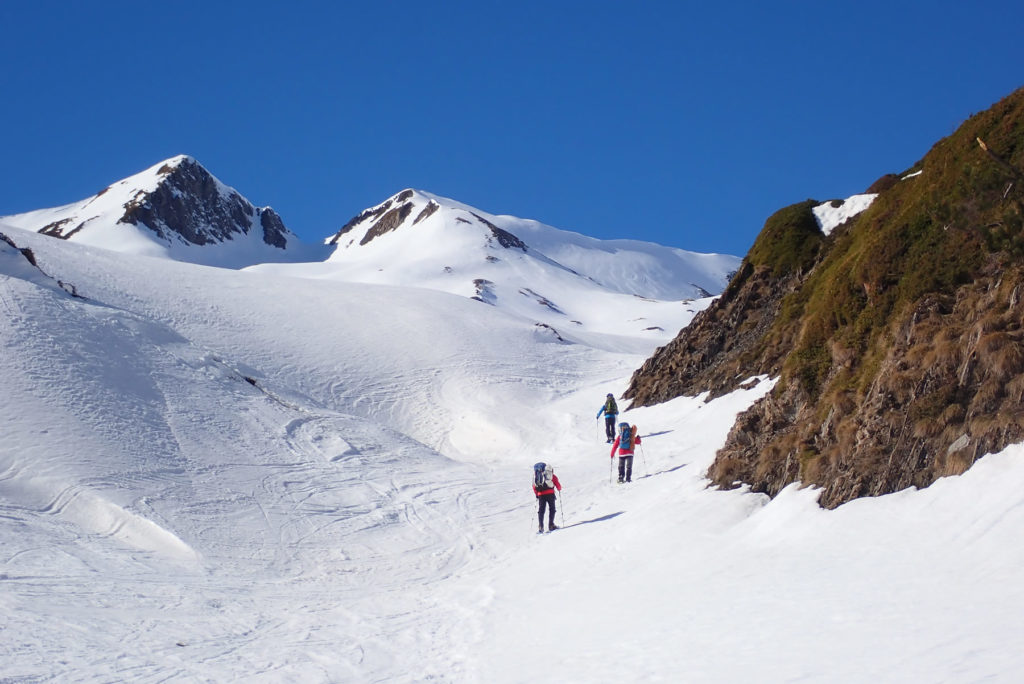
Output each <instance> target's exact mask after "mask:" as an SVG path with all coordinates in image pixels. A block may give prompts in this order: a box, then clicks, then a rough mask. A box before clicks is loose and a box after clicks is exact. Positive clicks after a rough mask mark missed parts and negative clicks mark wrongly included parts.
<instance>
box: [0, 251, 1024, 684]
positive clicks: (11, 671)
mask: <svg viewBox="0 0 1024 684" xmlns="http://www.w3.org/2000/svg"><path fill="white" fill-rule="evenodd" d="M12 235H14V236H15V237H16V239H17V240H18V241H19V244H21V243H22V242H23V243H24V245H25V246H31V247H32V248H33V250H34V251H35V252H36V256H37V258H38V260H39V263H40V265H41V266H42V267H43V269H44V270H46V271H47V272H48V273H51V274H53V275H55V276H56V277H59V278H61V279H63V280H65V281H67V282H70V283H74V284H75V285H76V286H77V288H78V289H79V291H80V292H81V293H82V294H83V295H85V296H86V297H88V298H89V299H88V300H87V301H83V300H76V299H72V298H70V297H68V296H67V295H66V294H65V293H63V292H62V291H60V290H59V289H56V288H54V287H53V286H52V284H50V283H48V282H47V281H45V279H43V278H41V277H40V276H38V275H36V274H35V273H34V272H32V271H31V270H30V271H28V272H26V271H25V270H24V267H23V266H22V261H23V260H20V256H19V255H16V254H15V253H13V252H12V251H9V250H7V251H3V252H0V311H2V312H3V313H4V315H3V316H0V346H2V348H3V353H2V354H0V378H2V380H3V386H2V391H0V415H2V416H4V418H5V426H6V427H5V431H4V438H3V440H2V441H0V521H2V524H0V679H11V680H14V681H17V680H18V679H19V678H21V679H26V680H28V681H32V680H41V681H48V680H52V681H97V682H98V681H112V680H113V681H136V682H148V681H154V682H155V681H167V680H171V681H238V680H244V681H256V682H291V681H310V682H317V681H323V682H349V681H351V682H362V681H387V682H421V681H439V682H488V683H491V682H497V683H499V684H501V683H504V682H522V681H535V682H563V681H572V682H607V681H623V680H624V681H652V682H657V681H665V682H675V681H692V682H735V681H746V680H748V679H750V678H751V677H752V676H755V674H754V673H756V676H757V677H758V678H759V679H760V680H762V681H767V682H784V681H795V680H801V679H802V680H805V681H825V682H845V681H849V682H862V681H866V680H877V681H882V682H905V681H948V682H973V681H981V680H984V681H995V682H1013V681H1018V680H1019V678H1020V675H1021V673H1024V655H1022V652H1021V651H1020V649H1019V646H1018V644H1019V643H1020V641H1021V638H1022V636H1024V618H1022V617H1021V616H1022V615H1024V610H1022V608H1024V590H1022V589H1021V586H1022V585H1021V583H1020V582H1019V581H1018V579H1019V578H1018V575H1019V568H1020V567H1021V565H1022V562H1024V550H1022V545H1021V544H1020V540H1021V536H1020V530H1021V529H1022V523H1024V519H1022V518H1024V493H1022V492H1024V486H1022V485H1024V465H1022V464H1024V459H1022V456H1024V454H1022V448H1021V447H1019V446H1018V447H1013V448H1011V449H1008V450H1007V451H1006V452H1004V453H1002V454H998V455H991V456H987V457H985V458H984V459H982V460H981V461H979V462H978V463H977V464H976V466H975V467H974V468H972V470H971V471H969V472H968V473H967V474H965V475H964V476H962V477H958V478H948V479H946V480H942V481H940V482H939V483H937V484H936V485H934V486H933V487H930V488H929V489H927V490H924V491H920V492H916V491H907V492H901V493H898V494H895V495H890V496H886V497H881V498H877V499H867V500H861V501H857V502H854V503H852V504H848V505H846V506H843V507H841V508H839V509H837V510H835V511H823V510H821V509H819V508H817V506H816V504H815V501H814V492H813V491H811V490H806V489H805V490H801V489H798V488H795V487H793V488H790V489H787V490H786V491H784V492H783V493H782V494H781V495H780V496H779V497H778V498H776V499H775V500H774V501H770V502H769V501H768V500H767V499H766V498H765V497H763V496H761V495H756V494H750V493H747V492H743V491H742V490H740V491H733V492H720V491H715V490H709V489H707V488H706V482H705V481H704V479H703V473H704V471H705V469H706V468H707V466H708V465H709V464H710V462H711V460H712V459H713V457H714V452H715V450H716V449H717V448H718V447H719V446H720V445H721V444H722V443H723V442H724V440H725V437H726V434H727V432H728V430H729V428H730V427H731V425H732V422H733V419H734V417H735V415H736V413H737V412H738V411H740V410H742V409H743V408H745V407H746V406H748V405H749V404H750V402H752V401H753V400H755V399H756V398H757V397H758V396H760V395H761V394H762V393H764V392H766V391H768V389H769V388H770V386H771V382H770V381H769V380H767V379H762V381H761V382H760V383H759V384H758V385H756V386H755V387H754V388H753V389H751V390H746V391H740V392H737V393H734V394H732V395H729V396H727V397H722V398H720V399H718V400H716V401H713V402H710V403H705V402H703V401H702V400H701V399H699V398H682V399H677V400H675V401H673V402H669V403H668V404H664V405H661V406H657V407H652V408H646V409H638V410H635V411H628V412H626V413H624V414H623V415H622V416H620V418H621V419H624V420H626V421H629V422H635V423H637V424H639V425H640V432H641V435H642V439H643V443H642V446H641V448H640V450H639V452H638V456H637V458H636V461H635V463H634V482H633V483H631V484H629V485H622V486H619V485H613V484H610V483H609V481H608V468H609V464H610V460H609V458H608V452H609V450H610V446H609V445H607V444H605V443H604V440H603V430H599V427H600V423H599V422H598V421H596V420H595V418H594V416H595V414H596V413H597V410H598V408H599V407H600V406H601V403H602V401H603V397H604V395H605V394H606V393H607V392H614V393H615V394H616V395H618V394H620V393H621V391H622V390H623V389H624V387H625V385H626V382H627V380H628V377H629V374H630V373H631V372H632V370H633V369H634V368H636V367H637V366H638V365H639V364H640V363H641V362H642V361H643V359H644V358H645V356H646V353H644V354H641V353H639V352H638V351H637V350H638V349H640V348H641V347H642V346H643V345H647V348H648V352H647V353H649V349H650V347H651V346H652V343H651V342H650V341H644V340H640V341H639V342H637V341H636V340H630V339H629V336H627V335H622V336H620V337H621V338H622V340H623V341H622V342H621V346H620V348H618V349H609V347H613V346H614V345H613V344H608V345H605V346H596V347H590V346H587V345H585V344H582V343H580V344H561V343H557V341H555V342H552V341H551V340H550V339H546V338H544V337H538V336H537V333H536V331H535V329H534V326H533V325H532V322H531V321H529V320H524V319H522V318H519V317H516V316H513V315H510V314H509V313H506V312H502V311H499V310H496V309H495V308H493V307H487V306H485V305H482V304H480V303H478V302H472V301H467V300H465V299H464V298H462V297H459V296H456V295H453V294H448V293H444V292H436V291H429V290H423V289H414V288H412V287H409V286H382V285H366V284H356V283H347V282H337V281H331V280H316V279H313V278H308V277H292V276H286V275H282V274H277V273H263V272H258V270H257V272H241V273H239V272H233V271H225V270H221V269H215V268H206V267H201V266H194V265H190V264H181V263H175V262H170V261H167V260H166V259H151V258H144V257H138V256H131V255H120V254H116V253H112V252H106V251H103V250H100V249H95V248H89V247H84V246H81V245H73V244H69V243H66V242H62V241H58V240H52V239H48V238H44V237H42V236H36V235H32V234H28V233H23V232H15V231H12ZM0 247H2V246H0ZM620 407H621V408H625V406H624V405H620ZM539 460H543V461H549V462H551V463H553V464H555V466H556V471H557V473H558V475H559V478H560V480H561V481H562V482H563V484H564V487H565V489H564V491H563V493H562V497H561V500H560V509H561V510H560V512H559V516H558V520H559V523H560V524H561V522H562V516H563V515H564V523H565V529H563V530H561V531H558V532H555V533H554V534H551V535H542V536H538V535H536V534H535V529H536V503H535V499H534V497H533V494H532V492H531V491H530V487H529V483H530V476H531V466H532V464H533V463H534V462H536V461H539Z"/></svg>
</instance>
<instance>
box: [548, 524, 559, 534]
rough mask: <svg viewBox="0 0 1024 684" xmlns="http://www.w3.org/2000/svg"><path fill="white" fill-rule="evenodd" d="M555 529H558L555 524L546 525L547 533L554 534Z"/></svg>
mask: <svg viewBox="0 0 1024 684" xmlns="http://www.w3.org/2000/svg"><path fill="white" fill-rule="evenodd" d="M557 529H558V525H556V524H555V523H549V524H548V532H554V531H555V530H557Z"/></svg>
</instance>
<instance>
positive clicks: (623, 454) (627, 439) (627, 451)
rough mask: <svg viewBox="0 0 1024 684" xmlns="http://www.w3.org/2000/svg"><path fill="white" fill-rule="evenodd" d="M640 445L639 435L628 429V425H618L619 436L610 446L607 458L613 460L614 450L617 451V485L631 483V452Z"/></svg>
mask: <svg viewBox="0 0 1024 684" xmlns="http://www.w3.org/2000/svg"><path fill="white" fill-rule="evenodd" d="M639 443H640V435H638V434H636V430H635V429H633V428H631V427H629V423H619V435H618V436H617V437H616V438H615V442H614V443H613V444H612V453H611V456H610V457H609V458H615V450H616V449H618V450H619V483H620V484H621V483H622V482H632V481H633V450H634V449H635V448H636V445H637V444H639Z"/></svg>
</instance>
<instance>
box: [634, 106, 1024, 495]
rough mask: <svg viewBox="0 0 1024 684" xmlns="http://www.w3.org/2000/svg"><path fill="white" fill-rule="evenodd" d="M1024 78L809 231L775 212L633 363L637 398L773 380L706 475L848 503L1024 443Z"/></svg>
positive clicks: (790, 215) (789, 212) (802, 208)
mask: <svg viewBox="0 0 1024 684" xmlns="http://www.w3.org/2000/svg"><path fill="white" fill-rule="evenodd" d="M1021 169H1024V90H1020V91H1017V92H1016V93H1014V94H1013V95H1011V96H1009V97H1007V98H1005V99H1004V100H1003V101H1001V102H999V103H997V104H996V105H995V106H994V107H992V108H991V109H990V110H989V111H987V112H983V113H981V114H978V115H976V116H974V117H972V118H971V119H970V120H969V121H967V122H966V123H965V124H964V125H963V126H962V127H961V128H960V129H959V130H958V131H957V132H956V133H954V134H953V135H952V136H950V137H949V138H946V139H944V140H942V141H940V142H939V143H938V144H936V146H935V147H934V148H933V149H932V150H931V151H930V152H929V153H928V155H927V156H925V158H924V159H923V160H922V161H921V162H919V163H918V164H916V165H915V166H914V167H912V169H911V170H910V172H907V173H903V174H897V175H887V176H884V177H883V178H882V179H881V180H880V181H879V182H877V183H876V184H875V185H874V186H873V188H872V189H873V190H876V191H878V192H879V193H880V194H879V195H878V197H877V198H876V199H875V201H874V203H873V204H872V205H871V207H870V208H869V209H868V210H866V211H865V212H863V213H862V214H860V215H858V216H857V217H855V218H854V219H852V220H850V221H849V222H847V223H846V224H845V225H843V226H840V227H838V228H836V229H835V230H834V231H833V232H832V233H831V234H830V235H829V236H827V237H826V236H823V235H811V233H809V232H808V230H807V228H808V226H809V224H808V223H807V222H806V216H801V214H802V213H804V212H806V211H807V210H808V206H809V204H808V203H802V204H800V205H794V206H793V207H789V208H787V209H786V210H783V212H780V214H777V215H776V216H774V217H772V219H769V221H768V223H766V225H765V229H764V230H763V231H762V233H761V234H760V235H759V237H758V239H757V241H756V242H755V245H754V247H753V248H752V249H751V253H750V254H749V255H748V256H747V258H746V259H745V260H744V264H743V266H742V267H741V269H740V271H739V272H738V273H737V275H736V276H735V277H734V278H733V280H732V282H731V283H730V285H729V287H728V288H727V290H726V292H725V293H724V294H723V295H722V297H721V298H720V299H719V300H718V301H717V302H716V303H715V304H714V305H713V306H712V307H711V308H709V309H708V310H707V311H705V312H703V313H702V314H701V315H700V316H698V317H697V318H696V319H695V320H694V322H693V323H692V324H691V326H690V327H688V328H687V329H685V330H683V331H682V332H681V333H680V336H679V337H678V338H677V339H676V340H674V341H673V342H672V343H670V344H669V345H667V346H666V347H664V348H662V349H661V350H659V351H658V353H657V354H656V355H655V356H654V357H652V359H650V360H649V361H648V362H647V363H646V364H644V367H643V368H641V369H640V370H638V371H637V373H635V374H634V377H633V379H632V381H631V384H630V388H629V390H628V391H627V397H631V398H633V400H634V405H647V404H650V403H655V402H660V401H665V400H667V399H670V398H673V397H675V396H679V395H698V394H700V393H702V392H705V391H710V392H712V393H721V392H726V391H729V390H731V389H733V388H735V387H737V386H738V385H739V383H741V382H743V381H744V380H745V379H746V378H749V377H751V376H754V375H760V374H769V375H772V376H775V377H777V378H778V382H777V383H776V385H775V387H774V389H773V390H772V391H771V392H770V393H769V394H768V395H767V396H766V397H764V398H763V399H762V400H760V401H759V402H757V403H756V404H755V405H754V406H752V407H751V408H750V409H749V410H748V411H746V412H744V413H743V414H741V415H740V416H739V417H738V419H737V421H736V424H735V425H734V426H733V428H732V430H731V432H730V434H729V436H728V438H727V440H726V444H725V446H724V447H723V448H722V449H721V450H720V451H719V452H718V454H717V456H716V459H715V462H714V464H713V465H712V467H711V468H710V470H709V472H708V476H709V477H710V479H711V480H712V481H713V482H714V483H716V484H718V485H720V486H722V487H732V486H735V484H736V483H740V482H742V483H747V484H749V485H750V486H751V488H752V489H753V490H754V491H758V492H765V493H767V494H769V495H775V494H776V493H778V492H779V491H780V490H781V489H782V488H783V487H785V486H786V485H788V484H790V483H793V482H802V483H804V484H813V485H815V486H818V487H820V488H821V489H822V493H821V497H820V502H821V503H822V505H824V506H827V507H834V506H838V505H840V504H842V503H844V502H846V501H850V500H851V499H854V498H857V497H861V496H872V495H879V494H884V493H888V492H893V491H897V490H899V489H903V488H906V487H908V486H917V487H924V486H927V485H929V484H931V483H932V482H934V481H935V480H936V479H937V478H939V477H942V476H945V475H952V474H958V473H962V472H963V471H964V470H966V469H967V468H968V467H970V465H971V464H972V463H973V462H974V461H975V460H976V459H977V458H979V457H980V456H982V455H984V454H985V453H988V452H993V451H998V450H1000V449H1002V448H1004V447H1005V446H1007V445H1009V444H1012V443H1015V442H1019V441H1021V440H1024V346H1022V345H1024V304H1022V301H1021V300H1022V299H1024V183H1020V182H1019V176H1018V175H1017V174H1018V173H1020V170H1021Z"/></svg>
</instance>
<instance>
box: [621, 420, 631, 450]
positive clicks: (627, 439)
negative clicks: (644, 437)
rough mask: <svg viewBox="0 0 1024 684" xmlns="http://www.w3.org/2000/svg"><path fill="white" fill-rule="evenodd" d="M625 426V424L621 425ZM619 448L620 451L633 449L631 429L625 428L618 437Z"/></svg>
mask: <svg viewBox="0 0 1024 684" xmlns="http://www.w3.org/2000/svg"><path fill="white" fill-rule="evenodd" d="M623 425H625V423H623ZM619 448H620V449H632V448H633V428H631V427H627V428H626V429H625V430H623V431H622V434H621V435H619Z"/></svg>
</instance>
